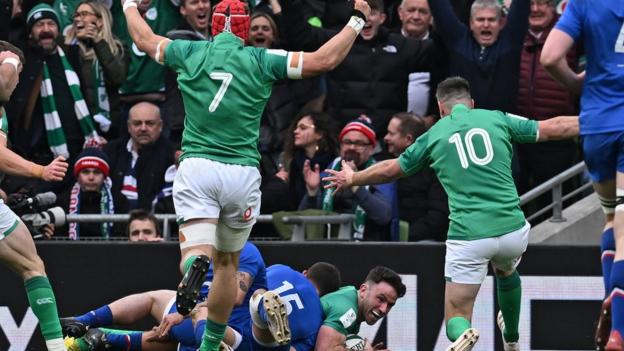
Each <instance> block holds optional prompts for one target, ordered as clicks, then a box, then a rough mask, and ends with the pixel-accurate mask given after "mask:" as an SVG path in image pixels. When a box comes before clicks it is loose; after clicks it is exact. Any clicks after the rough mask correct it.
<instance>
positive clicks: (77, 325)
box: [59, 317, 89, 338]
mask: <svg viewBox="0 0 624 351" xmlns="http://www.w3.org/2000/svg"><path fill="white" fill-rule="evenodd" d="M59 321H60V322H61V329H62V330H63V335H65V336H71V337H74V338H79V337H81V336H83V335H85V333H86V332H87V330H88V329H89V326H88V325H86V324H84V323H82V322H81V321H79V320H78V319H76V318H74V317H67V318H59Z"/></svg>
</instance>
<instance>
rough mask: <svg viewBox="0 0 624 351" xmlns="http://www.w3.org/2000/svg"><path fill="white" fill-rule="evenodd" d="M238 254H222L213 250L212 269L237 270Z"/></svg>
mask: <svg viewBox="0 0 624 351" xmlns="http://www.w3.org/2000/svg"><path fill="white" fill-rule="evenodd" d="M239 257H240V252H222V251H218V250H215V252H214V256H213V264H214V269H231V268H232V267H234V268H235V269H237V268H238V259H239Z"/></svg>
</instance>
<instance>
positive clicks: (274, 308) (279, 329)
mask: <svg viewBox="0 0 624 351" xmlns="http://www.w3.org/2000/svg"><path fill="white" fill-rule="evenodd" d="M262 303H263V304H264V311H265V312H266V315H267V321H266V322H267V324H268V325H269V331H270V332H271V335H273V338H274V339H275V341H276V342H277V343H278V344H280V345H287V344H289V343H290V327H289V325H288V312H287V310H286V305H285V304H284V301H282V298H281V297H280V296H279V295H277V294H276V293H274V292H272V291H267V292H265V293H264V294H262Z"/></svg>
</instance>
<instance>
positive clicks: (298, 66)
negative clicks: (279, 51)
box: [286, 51, 303, 79]
mask: <svg viewBox="0 0 624 351" xmlns="http://www.w3.org/2000/svg"><path fill="white" fill-rule="evenodd" d="M286 62H287V66H286V74H287V75H288V78H290V79H301V78H303V51H299V52H296V51H291V52H288V56H287V59H286Z"/></svg>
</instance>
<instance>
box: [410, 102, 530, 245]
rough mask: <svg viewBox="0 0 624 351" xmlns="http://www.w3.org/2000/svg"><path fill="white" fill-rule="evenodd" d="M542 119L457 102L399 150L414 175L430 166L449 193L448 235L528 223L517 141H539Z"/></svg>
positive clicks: (497, 231) (469, 235)
mask: <svg viewBox="0 0 624 351" xmlns="http://www.w3.org/2000/svg"><path fill="white" fill-rule="evenodd" d="M537 138H538V122H537V121H533V120H528V119H526V118H522V117H519V116H515V115H510V114H504V113H502V112H500V111H488V110H479V109H468V107H466V106H464V105H461V104H459V105H455V106H454V107H453V109H452V112H451V114H450V115H449V116H446V117H444V118H442V119H440V120H439V121H438V122H437V123H436V124H435V125H434V126H433V127H432V128H431V129H430V130H429V131H427V132H426V133H425V134H423V135H422V136H420V137H419V138H418V139H417V140H416V141H415V142H414V144H412V145H411V146H410V147H409V148H407V150H405V151H404V152H403V153H402V154H401V156H399V164H400V166H401V169H402V170H403V172H405V173H406V174H407V175H411V174H414V173H416V172H417V171H419V170H420V169H422V168H423V167H425V166H428V165H429V166H431V168H432V169H433V170H434V171H435V172H436V174H437V176H438V179H439V180H440V183H441V184H442V186H443V187H444V189H445V190H446V193H447V195H448V202H449V209H450V213H451V214H450V225H449V231H448V238H449V239H456V240H476V239H482V238H487V237H496V236H500V235H503V234H506V233H509V232H512V231H514V230H517V229H519V228H521V227H522V226H523V225H524V223H525V218H524V214H523V213H522V211H521V210H520V199H519V197H518V192H517V190H516V187H515V184H514V181H513V178H512V176H511V159H512V155H513V151H512V142H518V143H534V142H537Z"/></svg>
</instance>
